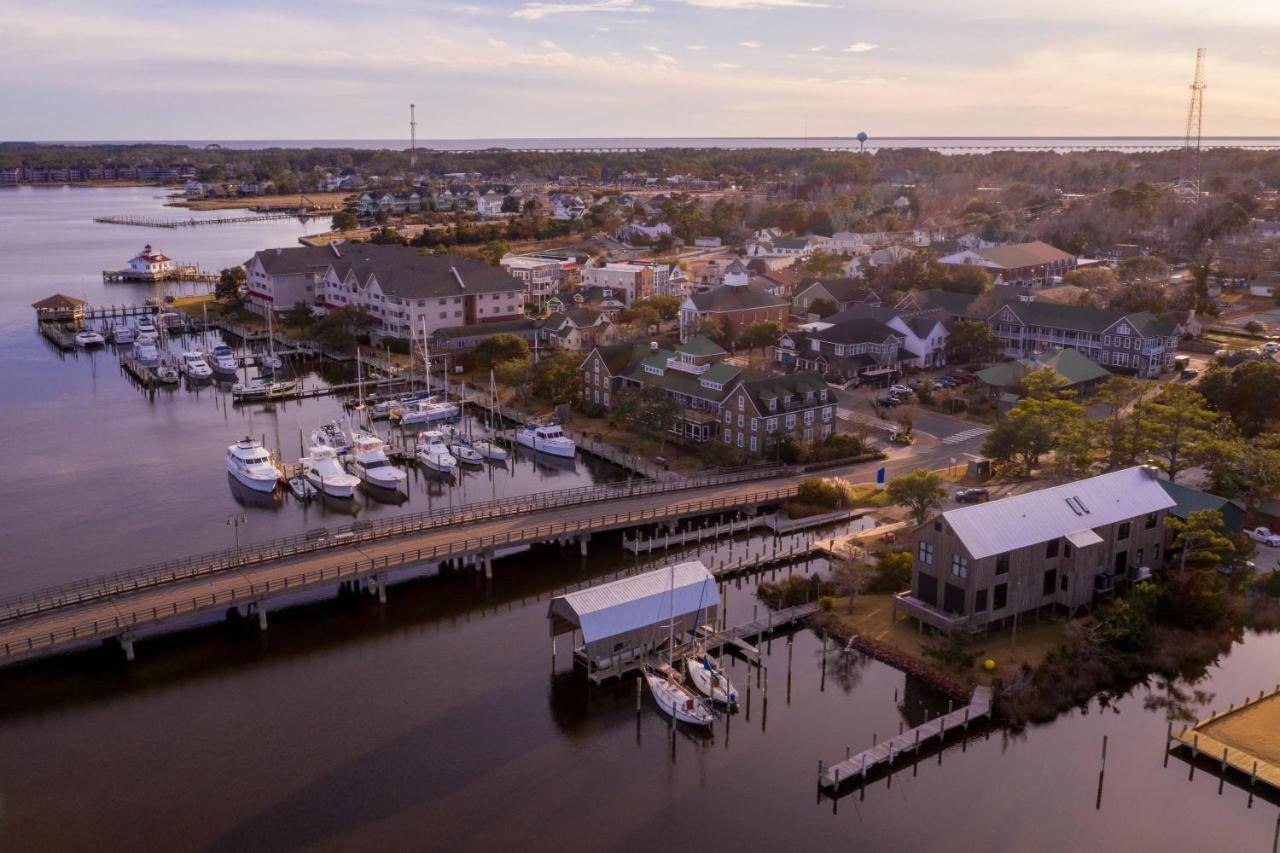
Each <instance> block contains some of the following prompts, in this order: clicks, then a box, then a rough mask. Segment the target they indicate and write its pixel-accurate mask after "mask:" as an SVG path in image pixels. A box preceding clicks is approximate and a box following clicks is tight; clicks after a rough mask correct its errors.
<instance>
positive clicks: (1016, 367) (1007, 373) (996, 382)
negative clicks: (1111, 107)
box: [977, 347, 1111, 388]
mask: <svg viewBox="0 0 1280 853" xmlns="http://www.w3.org/2000/svg"><path fill="white" fill-rule="evenodd" d="M1043 367H1051V368H1053V371H1054V373H1057V374H1058V375H1059V376H1061V377H1062V379H1063V382H1061V383H1060V384H1061V385H1065V386H1072V385H1080V384H1083V383H1085V382H1094V381H1100V380H1104V379H1107V378H1109V377H1110V376H1111V373H1110V372H1109V371H1108V370H1107V369H1106V368H1105V367H1103V366H1102V365H1100V364H1098V363H1097V362H1095V361H1092V360H1090V359H1089V358H1088V357H1086V356H1085V355H1084V354H1082V353H1081V352H1080V351H1079V350H1076V349H1072V348H1070V347H1066V348H1063V349H1058V350H1055V351H1053V352H1051V353H1048V354H1046V355H1043V356H1040V357H1038V358H1034V357H1033V358H1024V359H1022V360H1021V361H1006V362H1002V363H1000V364H993V365H992V366H991V367H988V368H986V369H985V370H979V371H978V373H977V377H978V378H979V379H980V380H982V381H983V382H985V383H986V384H988V385H990V386H992V387H994V388H1012V387H1014V386H1015V385H1017V384H1018V383H1019V382H1021V381H1022V378H1023V377H1024V376H1026V375H1027V374H1028V373H1030V372H1031V371H1033V370H1039V369H1040V368H1043Z"/></svg>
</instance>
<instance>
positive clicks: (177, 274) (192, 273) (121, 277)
mask: <svg viewBox="0 0 1280 853" xmlns="http://www.w3.org/2000/svg"><path fill="white" fill-rule="evenodd" d="M218 278H219V275H218V273H216V272H201V271H200V267H199V266H197V265H196V264H179V265H178V266H177V267H175V268H174V270H173V271H172V272H168V273H163V274H160V275H151V274H143V273H136V272H133V271H132V270H129V269H118V270H103V271H102V280H103V281H104V282H105V283H107V284H117V283H125V284H161V283H164V282H169V281H175V282H180V283H184V284H186V283H191V284H217V283H218Z"/></svg>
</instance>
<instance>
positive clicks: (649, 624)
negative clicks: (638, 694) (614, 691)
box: [547, 560, 720, 681]
mask: <svg viewBox="0 0 1280 853" xmlns="http://www.w3.org/2000/svg"><path fill="white" fill-rule="evenodd" d="M719 606H720V590H719V587H718V586H717V585H716V580H715V577H714V576H713V575H712V574H711V572H710V571H708V570H707V567H706V566H704V565H703V564H702V563H701V562H700V561H698V560H692V561H689V562H686V563H677V564H676V565H674V566H671V567H668V568H662V569H657V570H655V571H652V572H645V573H644V574H640V575H634V576H632V577H627V578H622V579H621V580H616V581H612V582H610V583H605V584H600V585H599V586H593V587H588V588H586V589H581V590H578V591H576V592H571V593H568V594H566V595H560V596H556V597H555V598H553V599H552V600H551V605H550V607H549V608H548V610H547V618H548V619H550V620H551V637H552V642H553V643H554V641H555V638H556V637H557V636H559V635H560V634H567V633H573V634H574V635H575V642H574V657H575V659H576V660H577V661H578V662H579V663H581V664H583V665H584V666H585V667H586V669H587V674H588V676H589V677H590V678H591V679H592V680H593V681H602V680H604V679H606V678H612V677H614V676H617V675H621V674H623V673H624V672H626V671H628V670H630V669H636V668H638V667H639V666H640V664H641V663H642V662H643V660H644V658H645V657H646V656H648V655H651V654H653V653H654V652H655V651H656V650H657V649H659V648H665V647H666V644H667V640H668V637H669V634H670V630H671V629H670V627H669V626H670V623H671V621H672V618H673V614H674V620H675V634H676V639H677V642H679V640H680V637H681V636H682V635H688V634H691V633H692V631H693V629H694V627H695V623H697V622H707V623H711V622H714V621H715V616H716V613H717V611H718V610H719ZM579 633H581V638H580V640H579V639H578V634H579Z"/></svg>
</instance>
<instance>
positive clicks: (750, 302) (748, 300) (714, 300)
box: [689, 284, 789, 312]
mask: <svg viewBox="0 0 1280 853" xmlns="http://www.w3.org/2000/svg"><path fill="white" fill-rule="evenodd" d="M689 299H690V300H692V301H693V304H694V307H696V308H697V309H698V310H699V311H714V312H725V311H749V310H751V309H753V308H785V307H787V305H788V304H789V303H788V302H787V300H785V299H781V298H779V297H777V296H774V295H773V294H771V293H769V291H767V290H764V289H763V288H761V287H758V286H756V285H754V284H748V285H732V284H722V285H720V286H719V287H713V288H711V289H710V290H708V291H706V292H705V293H691V294H689Z"/></svg>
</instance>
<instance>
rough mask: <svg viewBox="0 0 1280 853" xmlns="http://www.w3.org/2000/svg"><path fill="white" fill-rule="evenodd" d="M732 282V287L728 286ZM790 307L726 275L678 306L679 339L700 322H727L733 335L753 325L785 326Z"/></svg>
mask: <svg viewBox="0 0 1280 853" xmlns="http://www.w3.org/2000/svg"><path fill="white" fill-rule="evenodd" d="M730 282H732V283H730ZM790 307H791V306H790V303H789V302H788V301H787V300H786V299H783V298H781V297H778V296H773V295H772V294H770V293H769V292H768V291H766V290H764V289H763V288H761V287H759V286H758V285H754V284H751V283H750V282H749V281H747V280H746V279H745V278H739V277H736V276H735V277H733V278H730V277H729V276H728V275H726V281H725V283H724V284H722V285H720V286H719V287H713V288H711V289H710V290H707V291H705V292H703V293H690V294H689V295H688V296H686V297H685V298H684V301H683V302H681V303H680V339H681V340H684V339H686V338H687V337H688V336H689V335H691V334H693V330H694V329H696V328H697V326H698V324H699V323H700V322H702V321H703V320H719V319H721V318H723V319H727V320H728V321H729V324H730V326H731V327H732V329H733V331H734V333H737V332H738V331H739V330H741V329H743V328H745V327H746V326H750V325H752V324H754V323H765V322H769V321H771V320H772V321H776V322H778V323H785V322H786V319H787V312H788V310H789V309H790Z"/></svg>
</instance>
